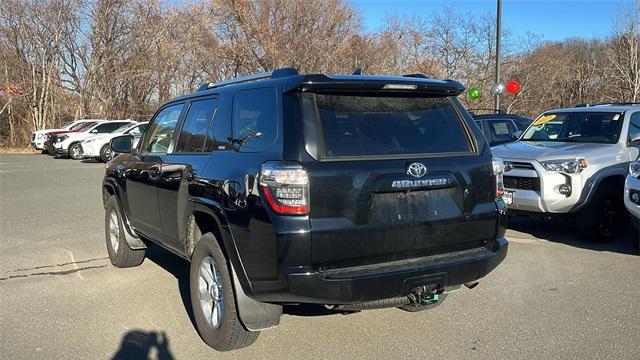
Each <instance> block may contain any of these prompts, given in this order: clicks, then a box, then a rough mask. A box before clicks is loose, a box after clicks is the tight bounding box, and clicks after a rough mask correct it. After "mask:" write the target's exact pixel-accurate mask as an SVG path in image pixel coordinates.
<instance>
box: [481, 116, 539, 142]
mask: <svg viewBox="0 0 640 360" xmlns="http://www.w3.org/2000/svg"><path fill="white" fill-rule="evenodd" d="M473 118H474V119H475V121H476V124H478V126H479V127H480V129H482V132H483V133H484V136H485V137H486V138H487V140H488V141H489V144H490V145H491V146H496V145H501V144H506V143H510V142H513V141H516V140H517V139H518V138H519V137H520V135H522V133H523V132H524V130H526V129H527V127H528V126H529V125H530V124H531V123H532V122H533V119H530V118H528V117H524V116H522V115H517V114H505V113H497V114H484V115H473Z"/></svg>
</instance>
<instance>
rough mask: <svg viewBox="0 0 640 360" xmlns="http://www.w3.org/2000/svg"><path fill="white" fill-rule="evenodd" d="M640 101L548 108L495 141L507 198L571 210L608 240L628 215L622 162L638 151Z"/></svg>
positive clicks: (519, 207) (524, 210) (545, 211)
mask: <svg viewBox="0 0 640 360" xmlns="http://www.w3.org/2000/svg"><path fill="white" fill-rule="evenodd" d="M635 124H638V125H640V106H637V105H630V104H617V105H598V106H586V107H576V108H570V109H557V110H550V111H547V112H545V113H543V114H542V115H541V116H540V117H538V118H537V119H536V120H535V121H534V122H533V123H532V124H531V125H530V126H529V127H528V128H527V130H525V132H524V133H523V134H522V136H521V137H520V138H519V139H518V141H516V142H514V143H510V144H505V145H501V146H497V147H494V148H493V149H492V150H493V154H494V155H495V156H498V157H500V158H502V159H503V160H504V161H505V174H504V185H505V188H506V190H507V191H506V192H505V196H504V199H505V202H506V203H507V204H508V206H509V211H510V212H515V213H520V214H528V215H532V214H539V215H545V216H549V215H552V214H574V215H575V220H576V223H577V225H578V230H579V231H580V233H581V234H582V235H583V236H584V237H586V238H589V239H591V240H594V241H608V240H612V239H613V238H614V237H615V236H616V235H617V234H616V233H617V232H618V230H619V229H620V228H621V227H622V222H623V221H624V219H625V218H626V216H625V214H624V213H625V211H624V205H623V201H622V193H623V188H624V180H625V177H626V175H627V167H628V164H629V162H630V161H631V160H633V159H635V158H636V157H637V156H638V148H637V143H638V142H640V126H636V125H635Z"/></svg>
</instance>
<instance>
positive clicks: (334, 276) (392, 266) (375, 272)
mask: <svg viewBox="0 0 640 360" xmlns="http://www.w3.org/2000/svg"><path fill="white" fill-rule="evenodd" d="M507 248H508V242H507V240H506V239H505V238H500V239H498V240H497V241H496V242H495V243H494V244H493V246H492V247H491V248H484V247H483V248H477V249H472V250H467V251H461V252H457V253H451V254H444V255H436V256H428V257H424V258H417V259H410V260H405V261H396V262H389V263H384V264H376V265H369V266H359V267H354V268H346V269H339V270H332V271H327V272H317V271H310V268H306V267H303V268H288V269H286V270H285V273H286V278H287V282H288V291H287V294H282V293H281V294H279V296H278V298H277V299H269V300H271V301H273V300H277V301H283V302H305V303H319V304H351V303H359V302H363V301H371V300H381V299H388V298H394V297H402V296H406V295H408V294H410V293H411V290H412V289H414V288H416V287H420V286H423V285H438V286H439V287H444V288H445V289H446V288H447V287H453V286H456V285H460V284H464V283H468V282H473V281H476V280H478V279H480V278H482V277H484V276H485V275H487V274H488V273H490V272H491V271H492V270H493V269H495V268H496V266H498V264H500V263H501V262H502V260H504V258H505V257H506V255H507ZM264 300H268V299H264Z"/></svg>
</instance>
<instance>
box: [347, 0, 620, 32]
mask: <svg viewBox="0 0 640 360" xmlns="http://www.w3.org/2000/svg"><path fill="white" fill-rule="evenodd" d="M351 3H352V4H353V5H354V6H355V7H356V8H357V9H359V10H360V11H361V14H362V17H363V21H364V26H365V28H366V29H367V30H373V29H376V28H377V27H378V26H379V25H381V24H382V21H383V20H384V17H385V16H386V15H393V16H398V17H410V16H414V15H417V16H429V14H431V13H433V12H434V11H436V12H438V11H442V9H443V8H444V7H445V6H451V7H453V9H454V11H456V12H460V13H470V14H472V15H486V14H490V15H495V13H496V4H497V1H496V0H351ZM622 3H624V0H556V1H553V0H503V1H502V26H503V28H508V29H510V30H511V32H512V34H513V35H514V36H516V37H519V36H524V35H526V34H527V32H531V33H534V34H537V35H539V36H541V37H542V39H541V40H545V41H555V40H562V39H566V38H572V37H578V38H585V39H591V38H594V37H604V36H607V35H609V34H610V33H611V30H610V26H611V24H612V19H613V17H614V15H615V13H616V10H617V9H618V8H619V7H620V5H621V4H622Z"/></svg>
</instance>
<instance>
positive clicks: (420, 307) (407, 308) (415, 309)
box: [398, 293, 447, 312]
mask: <svg viewBox="0 0 640 360" xmlns="http://www.w3.org/2000/svg"><path fill="white" fill-rule="evenodd" d="M446 299H447V294H444V293H442V294H440V298H439V299H438V301H436V302H434V303H431V304H424V305H416V304H409V305H404V306H399V307H398V308H399V309H402V310H404V311H408V312H418V311H424V310H431V309H433V308H434V307H436V306H438V305H440V304H442V302H443V301H445V300H446Z"/></svg>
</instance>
